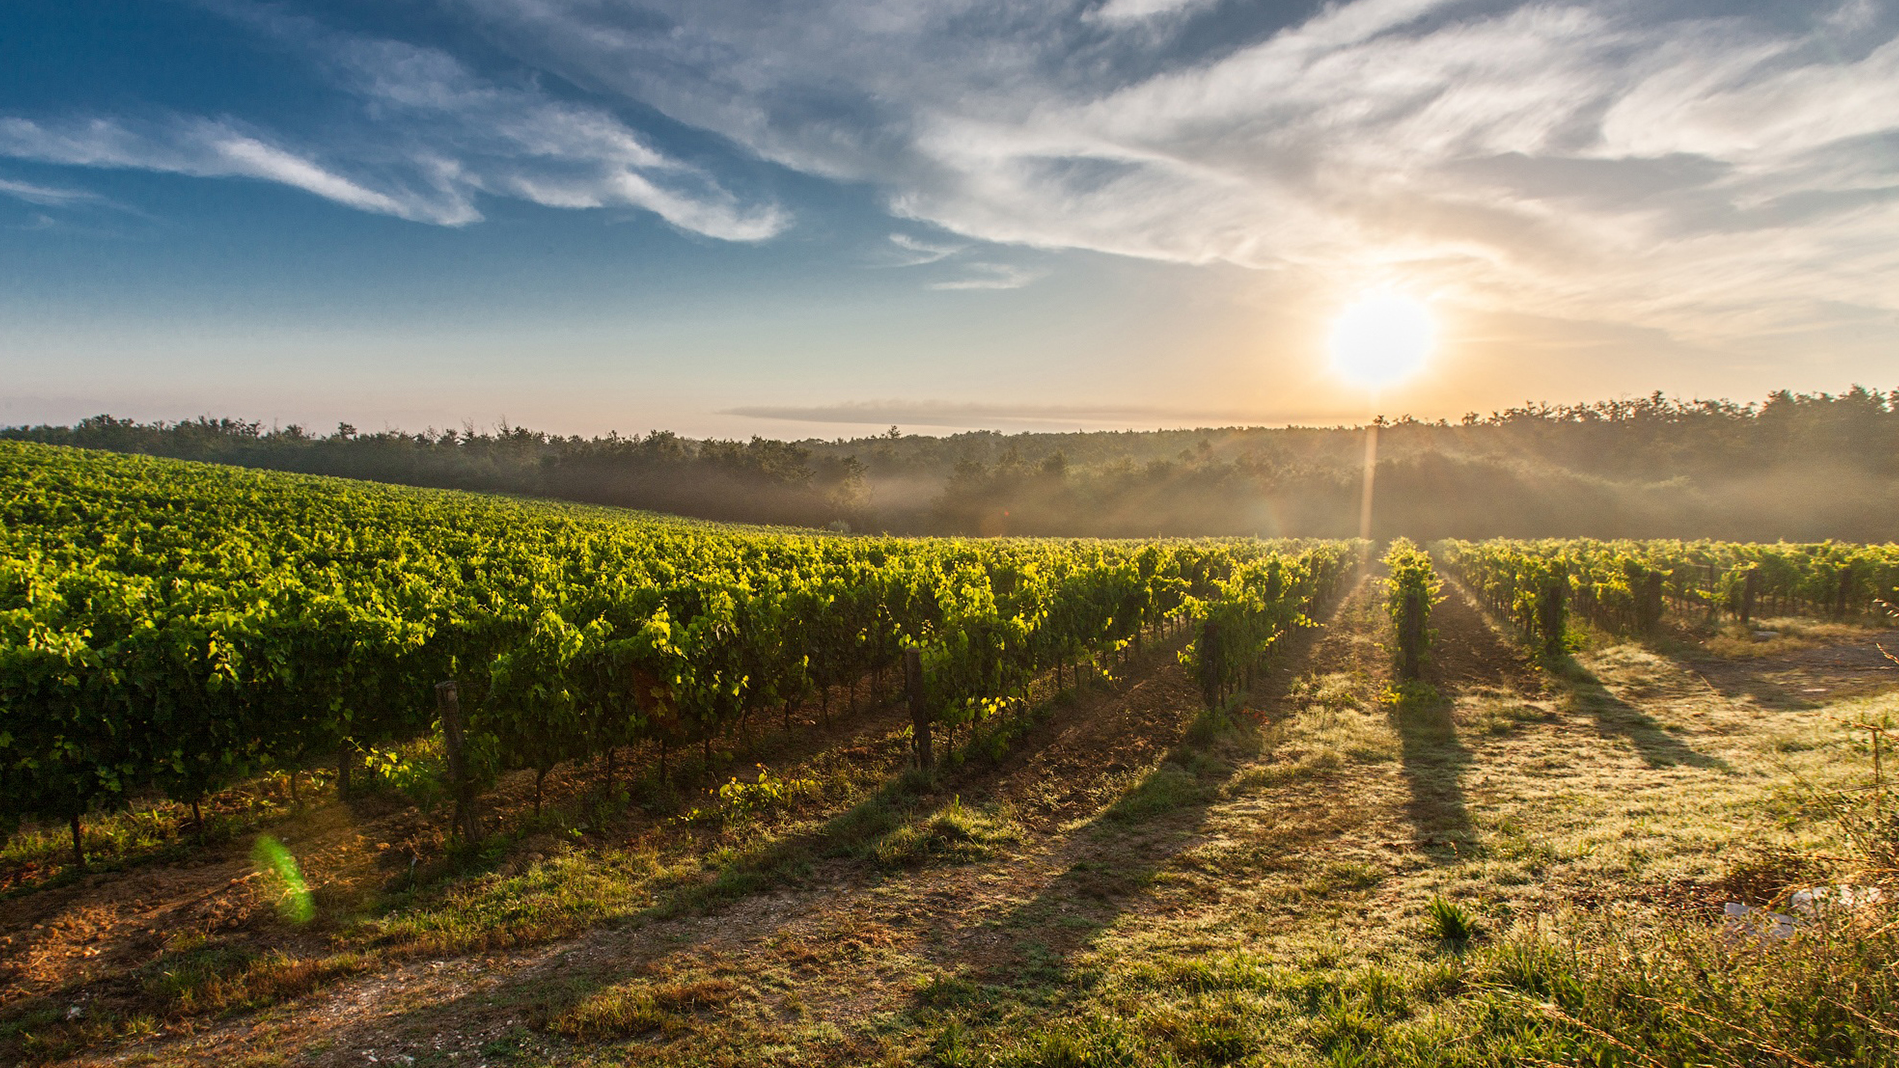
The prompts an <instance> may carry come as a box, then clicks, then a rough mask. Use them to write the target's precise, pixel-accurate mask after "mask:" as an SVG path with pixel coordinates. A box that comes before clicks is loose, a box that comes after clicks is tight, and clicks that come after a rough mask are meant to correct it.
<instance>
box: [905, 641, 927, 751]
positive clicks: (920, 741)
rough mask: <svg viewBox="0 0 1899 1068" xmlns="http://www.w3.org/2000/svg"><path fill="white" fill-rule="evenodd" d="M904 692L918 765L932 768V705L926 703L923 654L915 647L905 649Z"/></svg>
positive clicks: (912, 743)
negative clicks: (908, 703)
mask: <svg viewBox="0 0 1899 1068" xmlns="http://www.w3.org/2000/svg"><path fill="white" fill-rule="evenodd" d="M903 692H904V693H905V695H907V696H908V697H909V700H910V727H911V745H912V747H913V748H914V749H915V751H916V760H917V767H918V768H919V769H920V770H922V771H928V770H930V765H931V764H932V763H933V761H932V759H931V756H930V706H929V705H928V704H926V703H924V695H923V654H922V653H920V652H918V651H917V650H915V649H905V650H904V651H903Z"/></svg>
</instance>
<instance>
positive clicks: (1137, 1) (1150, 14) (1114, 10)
mask: <svg viewBox="0 0 1899 1068" xmlns="http://www.w3.org/2000/svg"><path fill="white" fill-rule="evenodd" d="M1213 2H1214V0H1108V2H1107V3H1105V4H1102V5H1101V6H1100V7H1097V8H1095V9H1093V10H1091V11H1089V12H1088V14H1087V15H1086V16H1085V17H1086V18H1089V19H1095V20H1098V21H1101V22H1108V23H1115V22H1140V21H1144V20H1146V19H1152V18H1156V17H1159V16H1163V15H1179V14H1183V13H1185V12H1188V11H1191V10H1193V9H1194V8H1199V7H1206V6H1208V5H1210V4H1211V3H1213Z"/></svg>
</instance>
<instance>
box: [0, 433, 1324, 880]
mask: <svg viewBox="0 0 1899 1068" xmlns="http://www.w3.org/2000/svg"><path fill="white" fill-rule="evenodd" d="M0 483H3V484H5V485H6V486H7V487H8V496H7V500H6V503H5V505H4V506H3V507H0V522H3V523H4V526H5V531H6V533H5V539H6V540H5V543H4V560H5V562H4V564H0V568H3V570H0V642H4V645H0V704H3V705H4V707H5V708H6V709H7V713H8V726H7V729H6V731H5V732H4V733H0V791H4V794H3V796H4V798H5V811H6V812H7V813H8V814H9V815H10V816H13V817H18V816H21V815H30V816H35V817H38V818H39V819H41V820H42V821H51V822H56V823H61V824H67V825H69V826H70V829H71V835H72V847H73V852H74V857H75V860H76V861H78V862H80V863H83V860H84V855H83V848H84V846H83V832H82V826H81V821H82V819H83V818H84V817H85V816H86V815H87V814H88V813H92V812H97V811H110V810H112V809H115V808H118V807H122V806H124V805H126V804H128V803H131V802H132V801H133V800H134V799H136V798H137V797H139V796H141V795H145V794H149V793H151V792H153V791H157V792H160V793H162V794H164V795H165V796H168V797H170V798H172V799H174V800H176V801H179V802H181V803H186V804H192V805H195V804H196V803H197V802H198V801H199V800H200V799H201V798H202V797H204V796H205V795H206V794H207V793H210V792H213V791H216V790H218V789H220V788H222V787H225V786H227V785H229V784H230V783H232V782H234V781H236V780H238V779H240V778H242V777H244V776H246V775H249V774H252V773H254V772H256V771H259V770H262V769H267V768H275V769H285V770H288V771H290V772H291V773H292V775H293V776H294V775H295V774H296V772H297V770H298V769H300V768H303V767H307V766H309V765H310V764H311V763H312V762H313V761H317V760H320V759H326V758H331V757H334V758H335V759H337V760H338V762H339V768H340V776H339V777H340V778H341V779H342V780H343V781H344V782H347V775H348V769H349V768H350V766H351V764H352V763H355V762H356V761H359V760H360V759H362V758H363V757H364V756H365V755H370V756H373V755H375V754H376V753H378V752H379V751H380V750H382V749H385V748H387V747H390V746H393V745H395V744H397V743H401V742H404V741H408V740H411V739H415V738H418V737H421V736H424V735H429V734H431V733H438V732H441V731H443V730H444V729H445V728H446V729H448V730H450V731H452V732H453V733H455V734H456V735H465V737H458V738H457V739H456V741H457V745H456V746H455V748H456V750H457V752H456V753H455V754H454V758H453V759H452V761H451V762H452V763H454V764H455V765H457V766H456V767H455V768H454V769H453V772H452V776H453V778H454V779H455V780H456V781H454V782H451V783H448V784H446V786H445V788H446V789H447V790H448V791H449V792H457V791H460V792H463V793H466V792H468V791H470V790H472V789H475V788H478V787H480V786H482V785H485V784H487V783H491V782H492V781H494V779H495V777H496V776H497V775H499V774H501V773H503V772H507V771H512V770H516V769H528V770H531V771H533V772H534V773H535V774H536V781H537V790H538V783H539V780H540V779H541V778H543V777H545V776H546V775H547V773H548V772H549V771H550V770H552V769H553V768H554V767H556V766H557V765H560V764H562V763H565V762H569V761H577V760H583V759H591V758H593V757H596V756H601V755H605V756H607V757H608V758H609V760H608V764H607V775H608V776H609V777H611V775H612V774H613V765H612V762H611V757H612V755H613V754H615V753H616V752H617V751H618V750H620V749H622V748H624V747H627V746H636V745H651V746H652V747H655V748H656V749H657V750H658V754H659V767H660V773H661V775H662V776H663V775H664V774H665V773H666V767H667V761H668V758H669V755H670V754H671V753H672V752H674V751H677V750H679V749H682V748H687V747H697V748H698V749H699V750H700V751H701V753H702V754H703V755H704V756H705V757H706V758H708V759H709V758H710V756H711V754H712V751H713V748H714V747H715V746H718V745H720V744H722V743H724V742H726V741H728V740H730V739H731V738H733V737H734V736H735V735H737V734H739V733H741V732H744V731H746V730H747V729H748V728H750V727H752V726H754V725H755V724H756V723H757V722H758V721H760V720H761V719H763V718H764V717H768V716H773V715H777V716H779V717H782V719H783V721H784V723H785V725H786V726H787V727H789V726H790V724H791V721H792V715H793V712H794V711H795V710H797V709H798V708H800V707H802V706H806V705H809V704H813V703H815V704H816V705H817V706H818V709H819V711H820V714H821V715H822V716H826V717H828V714H829V711H830V705H831V703H832V702H833V701H835V700H839V699H842V700H845V701H847V702H850V703H855V702H856V700H857V699H858V695H859V693H860V691H861V690H863V689H865V688H866V687H871V686H876V685H877V684H878V683H879V682H881V681H883V680H885V679H886V678H888V676H889V675H890V674H891V673H892V672H893V669H896V668H898V667H900V665H901V664H902V661H903V657H904V652H905V650H907V649H914V650H916V651H917V652H918V654H919V656H918V660H919V662H920V666H921V670H922V679H921V680H920V681H921V683H922V686H921V692H922V695H923V698H924V701H925V702H926V704H925V707H924V709H923V711H924V712H925V714H926V715H927V719H928V722H930V723H932V724H934V725H935V726H936V727H937V729H940V730H943V731H946V732H948V733H949V736H950V738H951V739H952V741H954V739H955V738H956V737H957V736H958V733H959V732H960V733H961V735H962V736H964V737H967V736H969V735H970V733H971V732H973V731H979V730H982V729H983V728H985V727H986V726H987V725H989V724H991V723H992V722H994V721H997V720H1001V719H1006V718H1007V717H1009V716H1011V715H1012V714H1020V713H1021V712H1022V711H1023V710H1024V708H1025V707H1026V705H1027V703H1028V699H1029V694H1030V685H1031V683H1032V682H1033V680H1035V679H1037V678H1038V677H1040V676H1043V675H1045V674H1048V673H1053V674H1054V675H1055V676H1056V678H1057V680H1058V681H1059V679H1060V677H1061V675H1062V673H1063V672H1067V673H1069V674H1070V675H1071V676H1074V677H1079V674H1078V673H1079V672H1080V671H1081V670H1082V665H1084V664H1088V665H1094V664H1097V663H1101V664H1106V663H1111V662H1112V660H1113V659H1114V658H1115V657H1116V656H1117V655H1119V654H1120V652H1121V651H1122V650H1123V649H1124V648H1126V647H1127V646H1129V645H1130V644H1138V643H1139V642H1140V641H1141V640H1142V639H1143V637H1144V636H1152V635H1156V634H1159V633H1160V632H1162V631H1163V630H1165V629H1167V628H1169V627H1182V626H1192V625H1201V626H1203V627H1204V628H1205V629H1204V632H1203V633H1202V634H1200V635H1199V637H1198V639H1197V640H1196V641H1195V642H1193V643H1192V644H1191V645H1190V647H1189V649H1188V652H1187V655H1188V656H1189V657H1190V658H1192V659H1193V660H1194V662H1195V663H1196V665H1197V670H1198V672H1199V674H1200V677H1201V678H1202V679H1203V680H1204V685H1205V687H1206V690H1207V693H1208V698H1209V700H1218V699H1220V698H1221V697H1222V696H1224V695H1229V694H1231V693H1232V692H1234V690H1235V689H1236V688H1238V687H1239V686H1241V685H1242V684H1243V683H1244V682H1245V681H1246V680H1248V679H1249V678H1250V677H1251V675H1252V673H1253V672H1254V670H1255V668H1256V666H1257V665H1258V663H1259V660H1260V658H1261V656H1262V655H1263V654H1264V653H1265V651H1266V650H1267V649H1268V648H1269V647H1270V646H1271V645H1272V643H1273V642H1274V641H1275V640H1276V639H1277V638H1278V637H1279V636H1280V635H1281V634H1282V633H1284V632H1285V631H1286V630H1288V629H1289V628H1292V627H1295V626H1297V625H1299V624H1300V623H1301V622H1302V621H1303V620H1304V619H1305V618H1306V616H1307V613H1309V612H1312V611H1314V610H1315V607H1316V606H1317V605H1318V604H1320V603H1321V602H1323V601H1325V600H1326V599H1327V598H1328V597H1330V596H1332V595H1333V594H1334V593H1335V592H1336V591H1337V589H1338V587H1339V584H1340V582H1341V580H1342V579H1343V578H1344V577H1345V576H1346V575H1347V574H1348V573H1349V572H1350V571H1351V570H1352V569H1353V568H1354V567H1356V564H1357V552H1356V550H1355V548H1354V547H1353V546H1352V545H1351V544H1349V543H1342V542H1325V543H1284V542H1282V543H1265V542H1255V541H1250V540H1236V541H1174V542H1155V543H1147V544H1138V543H1114V542H1094V541H1075V542H1063V541H1050V540H1014V541H1000V542H977V541H960V540H902V539H892V538H847V537H830V536H823V535H813V534H803V533H792V532H777V531H770V530H762V529H761V530H743V529H734V528H720V527H715V526H711V525H701V524H694V523H690V522H685V521H677V520H668V519H660V518H656V517H645V518H636V517H630V516H629V515H628V514H624V513H612V512H606V511H599V510H588V509H584V508H578V507H550V506H547V505H541V504H535V505H527V504H519V503H514V502H509V501H506V500H502V499H490V498H480V497H473V496H468V495H455V494H447V493H435V492H429V491H417V490H401V489H391V488H384V487H376V486H371V485H368V484H350V483H344V482H339V481H335V480H327V479H321V478H314V477H301V476H286V475H266V474H258V473H250V472H243V471H238V470H234V469H227V468H215V467H208V466H204V465H195V464H187V463H182V462H176V461H159V460H148V459H138V458H128V457H121V456H112V455H107V454H100V453H91V452H84V451H78V450H70V449H56V448H47V447H36V446H21V445H14V444H7V445H4V446H0ZM1209 635H1210V636H1211V637H1210V638H1209ZM447 682H453V683H454V684H455V685H454V688H453V691H454V697H453V702H452V704H445V703H444V697H445V694H444V693H443V691H442V689H441V688H440V687H441V684H443V683H447ZM442 712H447V713H448V715H449V716H450V717H451V718H450V721H449V722H446V723H445V722H444V721H443V719H442V718H441V715H440V713H442ZM463 717H465V719H466V723H465V724H463V723H461V722H459V720H460V719H461V718H463ZM293 781H294V778H293ZM466 815H467V813H466V811H464V812H463V813H462V817H466ZM458 822H459V819H458Z"/></svg>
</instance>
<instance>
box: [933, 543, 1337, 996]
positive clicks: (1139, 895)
mask: <svg viewBox="0 0 1899 1068" xmlns="http://www.w3.org/2000/svg"><path fill="white" fill-rule="evenodd" d="M1363 578H1364V576H1363V575H1362V574H1361V575H1360V576H1359V580H1358V581H1356V582H1354V583H1353V584H1352V585H1351V586H1350V587H1349V588H1348V590H1347V591H1346V592H1345V594H1344V595H1343V596H1341V597H1340V598H1339V599H1338V601H1337V602H1336V603H1334V604H1333V605H1332V606H1331V607H1330V609H1329V611H1328V612H1327V614H1326V618H1325V624H1324V625H1322V626H1315V627H1310V628H1306V629H1304V630H1302V631H1299V632H1296V633H1294V634H1292V635H1290V636H1288V637H1287V639H1286V640H1284V641H1283V643H1281V644H1279V645H1278V646H1276V651H1275V653H1274V655H1273V656H1272V658H1271V660H1270V662H1269V667H1268V670H1267V671H1266V672H1265V673H1264V674H1263V675H1262V677H1261V678H1260V680H1259V681H1258V682H1257V683H1256V684H1255V686H1254V689H1253V691H1252V692H1251V693H1250V694H1245V695H1242V697H1241V698H1240V699H1239V700H1238V701H1236V702H1234V705H1233V706H1232V707H1231V708H1228V709H1209V710H1203V711H1202V712H1200V713H1199V714H1198V715H1196V716H1195V717H1194V718H1193V719H1192V720H1190V721H1189V722H1188V723H1187V725H1186V728H1185V730H1184V731H1183V733H1182V736H1181V738H1180V740H1179V741H1178V742H1177V743H1176V744H1174V745H1173V746H1172V747H1170V748H1169V750H1168V751H1167V753H1166V755H1165V756H1163V757H1162V759H1161V760H1160V762H1159V763H1158V764H1157V765H1156V766H1155V767H1154V770H1152V771H1150V772H1149V773H1148V774H1147V775H1146V776H1144V777H1143V778H1142V779H1141V780H1140V781H1139V782H1138V783H1136V784H1135V785H1134V786H1133V787H1132V788H1131V789H1129V790H1128V791H1127V792H1125V793H1124V794H1122V795H1121V797H1120V798H1118V799H1117V800H1116V801H1115V802H1114V803H1113V804H1111V805H1109V806H1108V807H1107V808H1105V809H1103V810H1102V811H1101V812H1100V813H1099V814H1097V815H1096V816H1095V817H1094V818H1093V819H1092V820H1090V821H1089V822H1088V823H1087V824H1086V825H1085V826H1083V827H1081V828H1080V829H1078V830H1077V831H1076V832H1075V833H1074V838H1073V843H1074V845H1073V847H1072V852H1071V856H1072V859H1071V860H1070V862H1069V864H1068V867H1067V868H1065V869H1064V870H1063V871H1062V872H1061V873H1060V874H1059V875H1057V876H1056V877H1055V878H1054V879H1052V880H1050V881H1049V882H1048V883H1047V884H1046V885H1044V886H1043V887H1042V889H1041V891H1040V892H1039V893H1037V894H1036V895H1035V896H1034V897H1033V898H1031V899H1030V900H1028V901H1026V902H1023V903H1021V904H1020V905H1017V906H1016V907H1015V908H1013V909H1011V910H1009V911H1008V912H1007V913H1006V914H1004V915H1002V916H1000V917H999V918H997V919H996V920H994V921H992V923H990V924H986V925H985V926H988V927H992V928H994V929H995V930H996V931H998V932H1001V933H1005V934H1006V936H1007V937H1008V939H1009V941H1010V944H1011V945H1012V947H1013V951H1012V952H1009V953H1006V954H1005V955H1003V957H1002V959H995V958H994V957H992V956H988V955H985V954H983V953H982V952H981V951H980V947H973V946H971V945H969V944H967V943H963V942H962V940H956V939H953V940H951V942H950V944H949V946H948V947H947V950H946V952H944V953H942V954H939V955H938V963H940V964H944V965H947V966H949V967H950V969H951V970H952V971H953V972H954V973H955V975H954V978H952V979H949V980H945V981H940V982H937V983H932V984H929V985H926V986H925V987H924V988H922V989H921V990H919V991H918V993H917V994H916V995H915V996H914V997H913V999H912V1004H911V1010H910V1011H911V1012H912V1013H913V1014H914V1013H919V1012H928V1011H929V1010H930V1009H931V1008H932V1007H933V1006H936V1005H938V1004H940V1003H941V1001H942V996H943V994H942V989H940V988H945V984H947V987H950V988H954V990H956V991H961V992H963V993H962V996H978V995H979V992H980V991H982V990H984V989H995V988H1002V989H1006V990H1008V991H1010V994H1009V996H1010V997H1012V998H1016V999H1020V1000H1023V1001H1026V1002H1029V1003H1039V1002H1050V1001H1054V1000H1058V999H1059V998H1060V997H1061V996H1062V991H1064V990H1072V989H1074V987H1075V974H1074V973H1075V969H1074V964H1073V961H1074V959H1075V957H1077V956H1078V955H1079V954H1081V953H1083V952H1085V951H1087V950H1088V949H1089V948H1090V947H1092V946H1093V945H1094V944H1095V943H1096V942H1097V941H1098V940H1099V938H1100V937H1101V934H1102V933H1103V932H1104V931H1105V930H1107V928H1108V927H1110V926H1111V925H1112V924H1113V923H1114V922H1115V920H1116V919H1117V918H1118V917H1120V916H1121V915H1122V914H1124V913H1126V912H1127V911H1129V910H1130V909H1132V908H1133V907H1135V905H1136V904H1138V903H1139V901H1140V900H1141V899H1143V898H1144V897H1146V896H1147V895H1149V894H1150V893H1151V890H1152V887H1153V884H1154V882H1155V879H1156V877H1157V876H1158V875H1159V874H1160V873H1161V872H1162V871H1163V869H1165V868H1166V867H1167V866H1168V865H1169V864H1170V863H1171V862H1172V861H1173V860H1174V859H1175V858H1176V857H1178V856H1180V854H1181V853H1183V852H1185V851H1186V850H1188V849H1190V848H1192V847H1193V846H1194V845H1195V844H1196V843H1197V838H1196V835H1197V832H1198V831H1199V830H1200V829H1201V828H1202V827H1203V826H1204V825H1205V824H1206V822H1207V819H1208V817H1209V816H1210V814H1211V813H1212V810H1213V807H1214V805H1215V804H1216V803H1217V802H1218V801H1219V800H1220V798H1221V796H1222V793H1223V789H1224V787H1225V786H1226V785H1227V784H1228V783H1229V782H1230V781H1231V780H1232V779H1233V778H1234V776H1235V775H1236V774H1237V773H1238V772H1239V771H1240V769H1241V768H1242V767H1243V766H1244V765H1245V764H1246V763H1247V762H1248V761H1249V760H1251V759H1253V758H1255V757H1257V756H1259V754H1260V753H1261V752H1262V751H1263V748H1264V745H1265V739H1266V735H1265V733H1264V732H1263V731H1262V730H1261V728H1260V726H1259V724H1258V722H1256V721H1255V720H1254V719H1253V718H1252V717H1250V716H1248V715H1246V714H1243V713H1240V712H1237V711H1234V710H1233V708H1238V707H1241V704H1242V702H1251V703H1256V704H1260V705H1267V704H1272V703H1277V702H1280V701H1283V700H1284V699H1285V698H1286V696H1287V692H1288V691H1289V690H1290V688H1291V686H1292V684H1293V682H1294V681H1295V680H1296V679H1297V678H1298V677H1299V676H1300V675H1301V674H1302V673H1303V672H1302V670H1301V668H1302V667H1303V665H1305V664H1307V663H1309V662H1310V660H1311V658H1312V653H1313V650H1314V648H1315V647H1316V646H1317V644H1318V641H1319V638H1320V636H1321V635H1322V634H1323V633H1324V631H1325V626H1329V625H1331V624H1332V623H1334V622H1335V621H1336V620H1337V619H1338V618H1339V616H1340V613H1341V612H1342V611H1344V609H1345V608H1346V606H1347V604H1348V603H1349V602H1350V601H1351V599H1352V597H1353V596H1354V595H1355V594H1356V593H1357V591H1358V590H1359V589H1360V588H1361V585H1362V581H1363ZM971 965H974V966H973V967H972V966H971Z"/></svg>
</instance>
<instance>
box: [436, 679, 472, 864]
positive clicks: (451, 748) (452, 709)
mask: <svg viewBox="0 0 1899 1068" xmlns="http://www.w3.org/2000/svg"><path fill="white" fill-rule="evenodd" d="M435 705H436V708H437V710H438V711H439V712H440V713H441V716H442V740H443V743H444V745H445V746H446V748H447V749H448V785H449V795H450V796H451V797H453V798H454V800H455V813H454V816H453V817H452V822H451V824H450V828H449V830H450V834H451V835H452V836H454V837H456V838H459V839H460V840H462V841H464V842H474V841H477V840H479V839H480V838H481V820H480V818H479V817H477V816H476V814H475V779H474V776H473V775H472V774H471V773H470V771H469V767H468V754H467V737H466V736H465V735H464V733H463V730H462V697H461V688H460V687H458V686H457V685H455V680H454V679H449V680H447V681H445V682H438V683H436V684H435Z"/></svg>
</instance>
